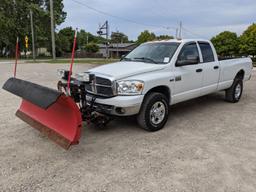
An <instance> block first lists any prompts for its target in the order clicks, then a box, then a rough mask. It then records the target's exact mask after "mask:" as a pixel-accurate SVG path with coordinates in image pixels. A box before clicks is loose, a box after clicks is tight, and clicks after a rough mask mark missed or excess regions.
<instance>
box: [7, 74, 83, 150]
mask: <svg viewBox="0 0 256 192" xmlns="http://www.w3.org/2000/svg"><path fill="white" fill-rule="evenodd" d="M3 89H5V90H7V91H9V92H11V93H13V94H14V95H17V96H20V97H21V98H23V100H22V103H21V106H20V108H19V109H18V111H17V112H16V115H17V116H18V117H19V118H20V119H22V120H23V121H25V122H26V123H28V124H29V125H31V126H32V127H34V128H36V129H38V130H39V131H40V132H42V133H43V134H44V135H46V136H47V137H48V138H50V139H51V140H53V141H54V142H56V143H57V144H59V145H60V146H62V147H63V148H65V149H68V148H69V147H70V146H71V145H73V144H78V142H79V138H80V135H81V127H82V118H81V113H80V110H79V108H78V106H77V105H76V103H75V102H74V101H73V99H72V98H71V97H69V96H65V95H64V94H63V93H61V92H58V91H56V90H53V89H50V88H47V87H43V86H41V85H37V84H34V83H31V82H28V81H24V80H21V79H16V78H10V79H8V80H7V82H6V83H5V84H4V86H3Z"/></svg>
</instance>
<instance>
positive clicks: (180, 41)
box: [147, 39, 209, 43]
mask: <svg viewBox="0 0 256 192" xmlns="http://www.w3.org/2000/svg"><path fill="white" fill-rule="evenodd" d="M191 41H205V42H209V40H208V39H170V40H157V41H149V42H147V43H160V42H161V43H162V42H167V43H168V42H175V43H187V42H191Z"/></svg>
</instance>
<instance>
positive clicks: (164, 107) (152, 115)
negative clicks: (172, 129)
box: [137, 92, 169, 131]
mask: <svg viewBox="0 0 256 192" xmlns="http://www.w3.org/2000/svg"><path fill="white" fill-rule="evenodd" d="M168 114H169V108H168V100H167V98H166V96H165V95H163V94H162V93H155V92H153V93H150V94H149V95H147V96H146V98H145V99H144V101H143V103H142V106H141V110H140V113H139V114H138V115H137V122H138V124H139V125H140V126H141V127H142V128H143V129H145V130H147V131H158V130H160V129H162V128H163V127H164V125H165V123H166V121H167V119H168Z"/></svg>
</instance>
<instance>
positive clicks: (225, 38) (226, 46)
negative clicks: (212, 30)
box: [211, 31, 239, 57]
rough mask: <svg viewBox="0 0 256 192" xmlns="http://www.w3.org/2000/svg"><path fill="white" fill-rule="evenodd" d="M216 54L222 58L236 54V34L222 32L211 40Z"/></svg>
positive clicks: (237, 42)
mask: <svg viewBox="0 0 256 192" xmlns="http://www.w3.org/2000/svg"><path fill="white" fill-rule="evenodd" d="M211 41H212V43H213V45H214V46H215V49H216V51H217V54H218V55H220V56H222V57H231V56H234V55H236V54H237V53H238V51H239V48H238V45H239V40H238V37H237V34H236V33H233V32H230V31H224V32H222V33H220V34H218V35H217V36H215V37H213V38H212V39H211Z"/></svg>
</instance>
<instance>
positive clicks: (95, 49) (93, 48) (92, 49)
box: [85, 43, 99, 53]
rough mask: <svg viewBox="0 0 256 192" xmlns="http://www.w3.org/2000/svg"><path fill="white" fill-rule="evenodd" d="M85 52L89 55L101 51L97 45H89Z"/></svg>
mask: <svg viewBox="0 0 256 192" xmlns="http://www.w3.org/2000/svg"><path fill="white" fill-rule="evenodd" d="M85 50H86V51H87V52H89V53H96V52H98V51H99V46H98V45H97V44H95V43H89V44H87V45H86V46H85Z"/></svg>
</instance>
